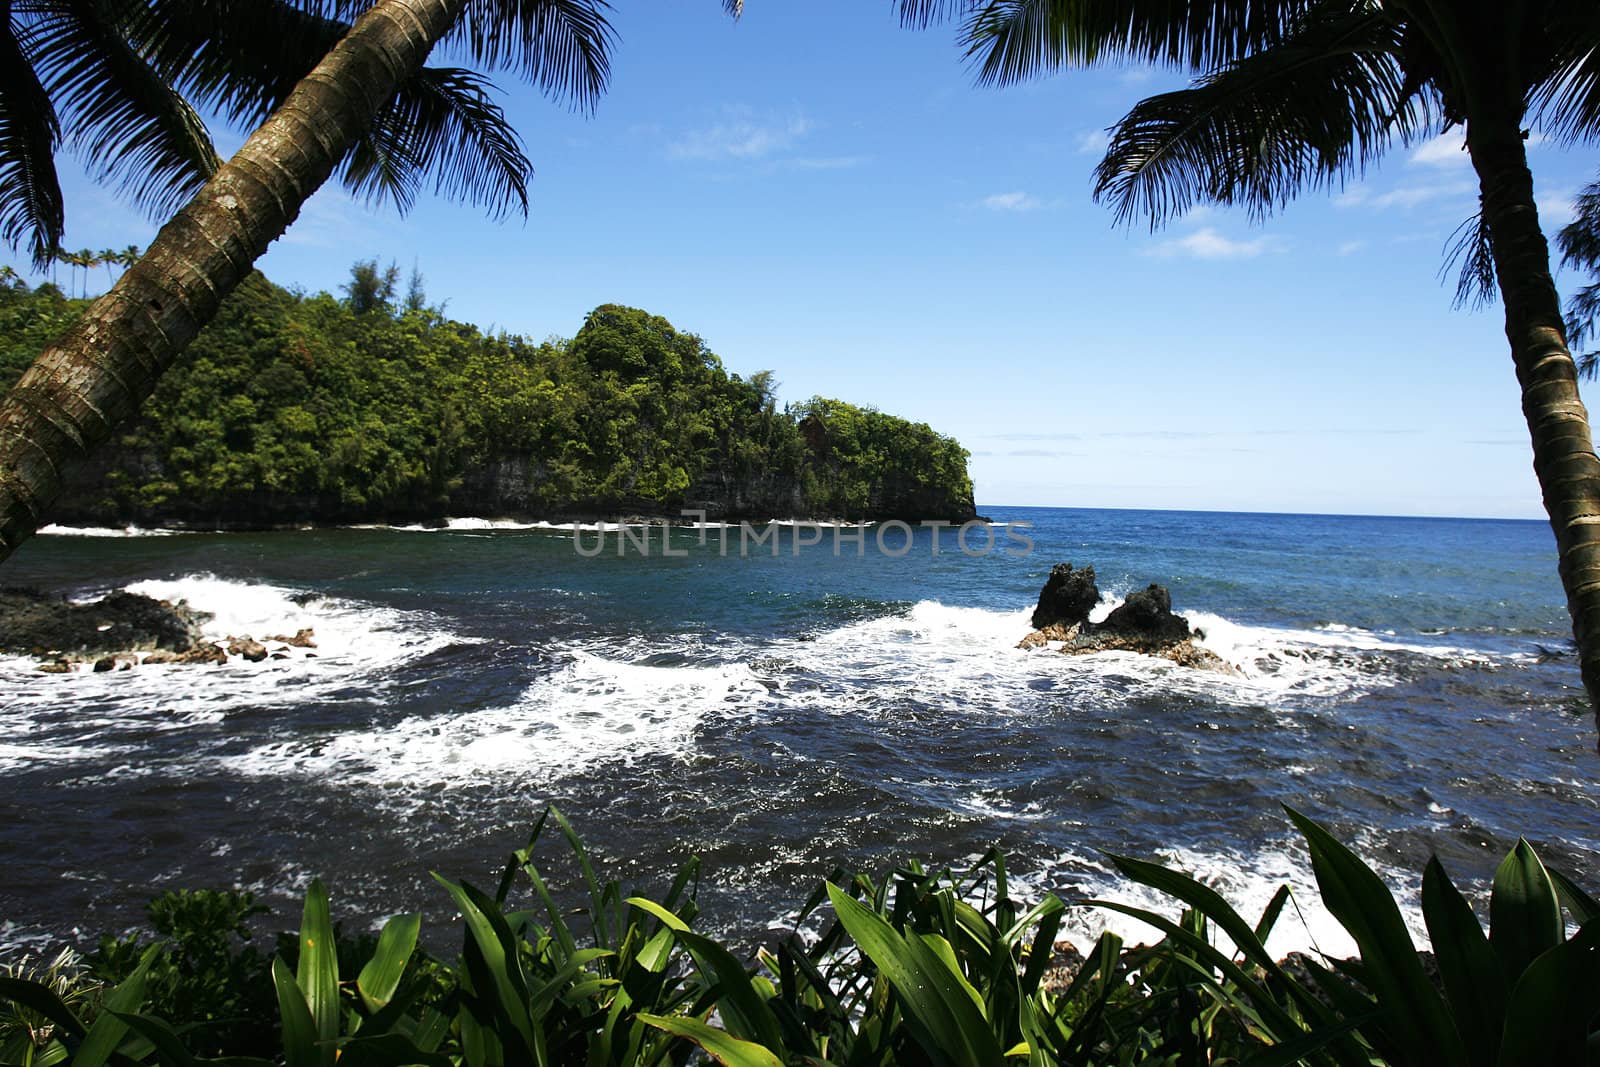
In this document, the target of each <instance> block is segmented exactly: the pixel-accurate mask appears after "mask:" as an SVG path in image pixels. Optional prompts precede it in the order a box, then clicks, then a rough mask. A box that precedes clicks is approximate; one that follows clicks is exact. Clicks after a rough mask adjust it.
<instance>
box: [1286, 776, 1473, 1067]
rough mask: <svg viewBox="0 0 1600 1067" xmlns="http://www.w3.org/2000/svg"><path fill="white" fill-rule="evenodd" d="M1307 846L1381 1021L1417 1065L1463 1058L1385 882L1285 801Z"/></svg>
mask: <svg viewBox="0 0 1600 1067" xmlns="http://www.w3.org/2000/svg"><path fill="white" fill-rule="evenodd" d="M1285 810H1286V811H1288V813H1289V818H1291V819H1293V820H1294V824H1295V826H1297V827H1299V829H1300V833H1301V834H1302V835H1304V837H1305V839H1306V845H1307V846H1308V847H1309V848H1310V850H1311V866H1312V870H1313V871H1314V872H1315V873H1316V876H1317V886H1318V888H1319V889H1321V891H1322V902H1323V903H1324V904H1325V905H1327V908H1328V911H1330V912H1332V913H1333V916H1334V918H1336V919H1338V920H1339V923H1340V925H1342V926H1343V927H1344V928H1345V930H1346V931H1348V932H1349V934H1350V936H1351V937H1353V938H1354V939H1355V942H1356V944H1357V945H1358V946H1360V948H1361V961H1362V963H1363V964H1364V965H1365V967H1366V971H1367V984H1368V987H1369V988H1370V989H1371V990H1372V991H1373V992H1374V993H1376V994H1377V996H1378V1006H1379V1007H1380V1008H1382V1009H1383V1011H1384V1012H1385V1015H1384V1019H1383V1023H1382V1025H1383V1026H1384V1027H1385V1028H1386V1030H1387V1031H1388V1032H1389V1033H1390V1034H1391V1035H1392V1037H1393V1038H1394V1040H1395V1041H1396V1042H1397V1043H1398V1044H1399V1046H1400V1047H1401V1048H1402V1049H1404V1050H1405V1052H1406V1054H1407V1055H1408V1056H1410V1057H1411V1058H1412V1059H1413V1060H1414V1061H1415V1062H1417V1063H1428V1064H1439V1065H1440V1067H1453V1065H1456V1064H1465V1063H1466V1062H1467V1053H1466V1048H1465V1047H1464V1045H1463V1044H1462V1041H1461V1035H1460V1034H1458V1033H1457V1032H1456V1028H1455V1023H1454V1021H1453V1020H1452V1019H1451V1018H1450V1012H1449V1009H1448V1008H1447V1007H1446V1005H1445V1002H1444V999H1443V998H1442V997H1440V995H1439V992H1438V990H1436V989H1434V987H1433V983H1432V982H1430V981H1429V980H1428V975H1427V973H1426V972H1425V971H1423V969H1422V963H1421V962H1420V961H1419V960H1418V959H1417V947H1416V945H1414V944H1413V943H1412V941H1411V933H1410V931H1408V930H1407V929H1406V924H1405V920H1404V919H1402V918H1401V917H1400V908H1399V907H1398V906H1397V905H1396V904H1395V902H1394V897H1393V896H1392V895H1391V894H1390V892H1389V888H1388V886H1386V885H1384V884H1383V879H1381V878H1379V877H1378V876H1377V875H1376V874H1374V873H1373V872H1372V869H1371V868H1370V867H1368V866H1367V865H1366V864H1365V863H1362V862H1361V860H1360V859H1359V858H1358V857H1357V856H1356V854H1355V853H1354V852H1351V851H1350V850H1349V849H1348V848H1345V846H1344V845H1342V844H1341V843H1340V842H1339V841H1338V840H1337V839H1335V838H1334V836H1333V835H1332V834H1330V833H1328V831H1326V830H1324V829H1323V828H1322V827H1321V826H1319V825H1317V824H1316V823H1315V822H1312V821H1311V820H1310V819H1308V818H1306V817H1305V816H1304V815H1301V814H1300V813H1299V812H1298V811H1295V810H1294V809H1293V808H1289V807H1287V806H1285Z"/></svg>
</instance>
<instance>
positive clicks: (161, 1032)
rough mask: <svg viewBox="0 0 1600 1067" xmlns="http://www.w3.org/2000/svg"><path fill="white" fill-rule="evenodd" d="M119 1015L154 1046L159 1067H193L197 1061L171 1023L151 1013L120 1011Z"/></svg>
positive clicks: (130, 1027) (129, 1026) (129, 1027)
mask: <svg viewBox="0 0 1600 1067" xmlns="http://www.w3.org/2000/svg"><path fill="white" fill-rule="evenodd" d="M119 1017H120V1018H121V1019H122V1021H123V1022H125V1023H127V1024H128V1029H130V1030H132V1031H134V1032H135V1033H137V1034H139V1035H140V1036H141V1037H143V1038H144V1039H145V1040H146V1041H149V1042H150V1044H152V1045H154V1046H155V1050H156V1060H157V1062H158V1063H160V1064H161V1067H194V1064H195V1063H196V1062H197V1061H196V1060H195V1058H194V1055H193V1054H192V1053H190V1051H189V1050H188V1048H187V1047H185V1046H184V1043H183V1039H182V1038H181V1037H179V1036H178V1032H177V1031H176V1030H174V1029H173V1028H172V1024H171V1023H169V1022H167V1021H166V1020H165V1019H157V1018H156V1017H155V1016H153V1015H139V1014H136V1013H134V1012H122V1013H120V1016H119Z"/></svg>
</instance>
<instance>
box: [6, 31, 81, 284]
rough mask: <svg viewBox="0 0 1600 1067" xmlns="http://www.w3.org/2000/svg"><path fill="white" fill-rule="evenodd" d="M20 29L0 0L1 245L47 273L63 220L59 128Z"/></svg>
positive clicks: (53, 109) (59, 236)
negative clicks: (24, 251)
mask: <svg viewBox="0 0 1600 1067" xmlns="http://www.w3.org/2000/svg"><path fill="white" fill-rule="evenodd" d="M18 30H19V26H18V24H17V23H16V22H15V21H14V20H13V18H12V17H11V3H10V0H0V240H4V241H5V242H6V243H7V244H9V245H11V246H12V247H17V246H18V245H24V244H25V245H27V248H28V254H29V256H30V257H31V258H32V259H33V263H34V266H36V267H39V268H41V269H43V268H44V267H45V266H47V265H48V264H49V262H50V260H51V258H52V252H53V249H54V247H55V244H56V242H57V241H59V240H60V238H61V230H62V227H63V225H64V220H65V215H64V209H63V207H62V201H61V183H60V181H59V180H58V178H57V176H56V166H55V149H56V145H57V144H58V143H60V140H61V126H60V123H59V122H58V121H57V118H56V112H55V108H53V107H52V106H51V105H50V96H49V94H48V93H46V92H45V89H44V86H43V85H41V84H40V82H39V79H38V77H37V76H36V75H35V74H34V70H33V64H32V63H31V62H30V60H29V56H28V53H27V50H26V48H25V47H24V43H23V41H22V40H21V38H20V36H19V33H18Z"/></svg>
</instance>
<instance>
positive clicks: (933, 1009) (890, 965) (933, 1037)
mask: <svg viewBox="0 0 1600 1067" xmlns="http://www.w3.org/2000/svg"><path fill="white" fill-rule="evenodd" d="M827 888H828V898H829V900H830V901H831V902H832V904H833V910H834V914H835V915H837V916H838V917H839V922H840V924H841V925H842V926H843V927H844V928H845V929H846V930H847V931H848V932H849V934H850V936H851V937H852V938H853V939H854V940H855V942H856V944H857V945H858V946H860V948H861V951H862V952H863V953H864V954H865V955H866V956H867V958H868V959H870V960H872V962H873V964H875V965H876V966H877V968H878V970H879V972H880V973H882V974H883V976H884V977H885V978H887V979H888V980H889V984H890V985H891V986H892V987H893V988H894V991H895V994H896V996H897V997H898V998H899V1000H900V1002H901V1004H902V1005H903V1007H904V1008H905V1012H906V1018H907V1021H908V1022H910V1023H912V1024H913V1026H912V1032H913V1034H914V1036H916V1037H917V1039H918V1042H919V1043H920V1044H922V1045H923V1048H924V1051H926V1052H927V1053H928V1055H929V1056H931V1057H932V1058H933V1059H934V1060H935V1061H936V1062H938V1063H947V1064H952V1065H955V1067H993V1065H995V1064H1000V1063H1003V1062H1004V1060H1005V1056H1004V1054H1003V1052H1002V1051H1001V1049H1000V1046H999V1043H998V1042H997V1041H996V1040H995V1036H994V1032H993V1030H992V1028H991V1027H990V1025H989V1021H988V1020H987V1019H985V1018H984V1017H983V1013H982V1012H981V1011H979V1009H978V1007H977V1004H978V1003H979V998H978V996H977V991H976V990H974V989H973V988H972V987H971V985H969V984H968V983H967V981H966V979H965V978H963V977H962V975H961V974H960V973H959V972H952V971H951V970H950V969H949V968H948V967H946V966H945V965H944V964H943V963H942V962H941V961H940V960H939V958H938V956H936V955H935V954H934V953H933V952H932V951H931V950H930V949H929V948H928V947H927V946H926V945H925V944H923V943H922V941H921V940H919V939H918V938H916V937H910V938H906V937H902V936H901V935H900V934H899V932H897V931H896V930H895V929H894V927H892V926H890V925H889V923H888V922H887V921H885V920H884V919H883V917H882V916H880V915H877V914H875V913H874V912H872V911H871V910H869V909H867V908H866V907H864V906H863V905H862V904H860V903H859V902H858V901H857V900H856V899H855V898H854V897H852V896H850V895H849V894H848V893H846V892H844V891H843V890H841V889H838V888H836V887H834V886H832V885H831V884H830V885H829V886H828V887H827Z"/></svg>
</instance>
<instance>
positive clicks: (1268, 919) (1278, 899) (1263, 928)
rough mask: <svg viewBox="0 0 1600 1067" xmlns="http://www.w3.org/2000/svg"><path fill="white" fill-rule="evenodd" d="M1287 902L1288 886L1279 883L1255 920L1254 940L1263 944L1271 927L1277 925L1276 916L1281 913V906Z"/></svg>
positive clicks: (1269, 933) (1270, 934) (1270, 931)
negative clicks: (1276, 889)
mask: <svg viewBox="0 0 1600 1067" xmlns="http://www.w3.org/2000/svg"><path fill="white" fill-rule="evenodd" d="M1288 902H1289V887H1288V886H1286V885H1280V886H1279V887H1278V891H1277V892H1276V893H1274V894H1272V899H1271V900H1270V901H1268V902H1267V907H1266V910H1265V911H1263V912H1262V913H1261V918H1260V920H1258V921H1257V922H1256V930H1255V934H1256V940H1257V941H1259V942H1261V943H1262V944H1263V945H1265V944H1266V943H1267V938H1269V937H1271V936H1272V928H1273V927H1274V926H1277V925H1278V916H1280V915H1282V914H1283V906H1284V905H1285V904H1287V903H1288Z"/></svg>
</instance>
